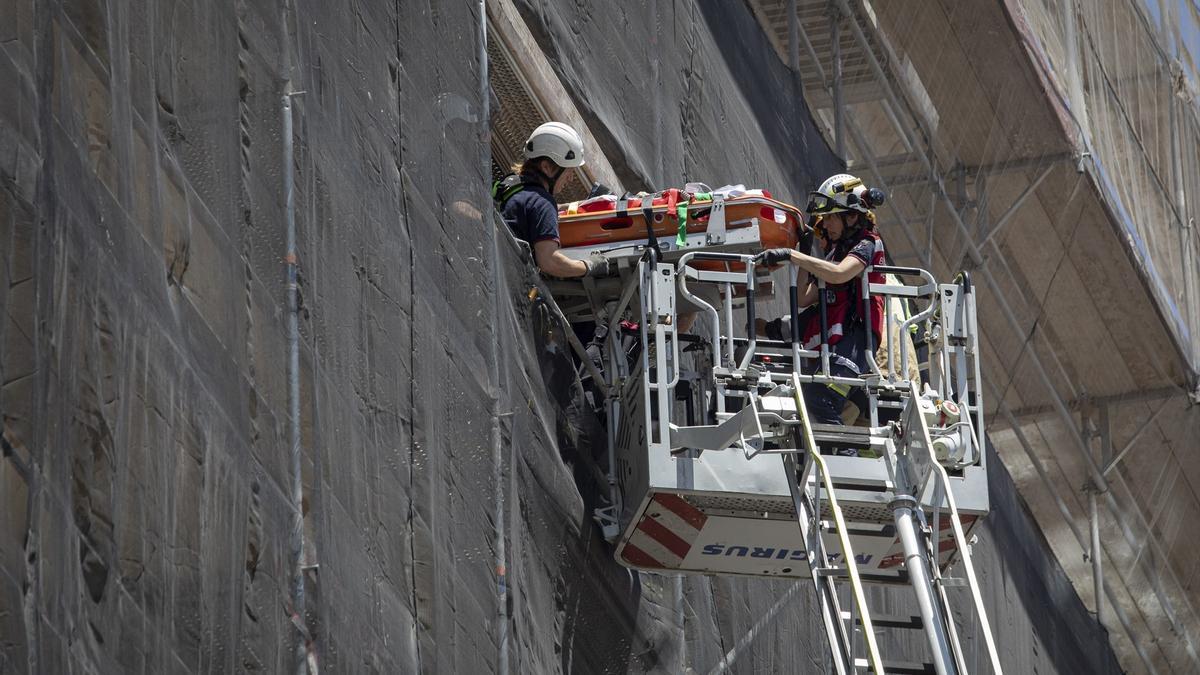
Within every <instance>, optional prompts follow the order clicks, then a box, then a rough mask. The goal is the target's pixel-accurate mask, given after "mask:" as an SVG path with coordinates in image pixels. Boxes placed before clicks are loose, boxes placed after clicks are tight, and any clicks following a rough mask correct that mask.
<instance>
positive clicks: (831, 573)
mask: <svg viewBox="0 0 1200 675" xmlns="http://www.w3.org/2000/svg"><path fill="white" fill-rule="evenodd" d="M817 574H819V575H821V576H823V577H844V576H849V574H850V573H849V572H847V571H846V568H845V567H818V568H817Z"/></svg>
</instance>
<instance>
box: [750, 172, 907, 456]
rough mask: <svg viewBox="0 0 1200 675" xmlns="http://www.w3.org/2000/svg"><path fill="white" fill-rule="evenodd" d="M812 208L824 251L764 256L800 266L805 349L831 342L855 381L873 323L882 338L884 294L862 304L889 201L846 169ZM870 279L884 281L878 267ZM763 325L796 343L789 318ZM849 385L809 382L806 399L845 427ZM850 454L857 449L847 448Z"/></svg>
mask: <svg viewBox="0 0 1200 675" xmlns="http://www.w3.org/2000/svg"><path fill="white" fill-rule="evenodd" d="M809 195H810V200H809V203H808V207H807V209H806V210H807V211H808V214H809V216H810V217H811V218H812V222H813V231H814V232H815V233H816V235H817V236H818V237H819V238H820V240H821V245H822V249H823V250H824V252H825V254H824V256H821V257H818V256H813V255H808V254H807V253H801V252H800V251H795V250H792V249H786V248H781V249H771V250H768V251H765V252H764V253H763V254H762V259H763V261H764V262H766V263H767V264H776V263H780V262H791V263H792V264H793V265H795V266H796V268H797V269H796V274H797V282H798V283H797V285H798V286H799V287H800V288H802V289H804V292H803V294H802V295H801V297H800V306H801V307H808V308H809V309H808V310H806V311H805V313H804V314H803V315H801V317H800V322H801V325H800V340H801V343H802V344H803V346H804V348H805V349H817V348H819V347H820V345H821V343H822V338H824V342H825V343H826V344H828V345H829V352H830V369H829V370H830V372H829V374H830V375H833V376H837V377H849V378H857V377H859V376H861V375H864V374H866V373H867V369H868V362H867V352H866V346H867V344H866V336H867V326H868V325H869V326H870V329H871V334H872V335H873V339H874V341H873V343H872V344H874V345H878V344H879V343H880V337H881V335H882V329H883V298H880V297H872V298H871V300H870V303H869V306H868V307H867V308H864V307H863V301H862V289H861V286H860V285H861V283H862V282H861V279H862V273H863V270H865V269H867V267H869V266H870V267H875V266H879V265H883V264H884V263H885V254H884V249H883V240H882V239H880V238H879V233H878V232H877V231H876V228H875V214H874V212H873V209H875V208H876V207H878V206H879V205H881V204H883V202H884V194H883V191H881V190H879V189H877V188H869V187H867V186H866V185H864V184H863V182H862V180H860V179H859V178H857V177H855V176H852V175H850V174H846V173H839V174H836V175H833V176H830V177H829V178H827V179H825V182H823V183H821V186H820V187H819V188H818V189H816V190H814V191H813V192H811V193H809ZM868 277H869V281H870V283H878V284H882V283H884V277H883V275H882V274H880V273H877V272H871V273H869V274H868ZM818 279H820V280H822V281H824V282H825V285H826V287H825V305H826V307H825V312H826V318H827V325H828V329H827V331H826V334H825V335H824V336H822V335H821V323H820V313H819V311H818V307H819V303H818V300H819V296H818V287H817V280H818ZM761 328H762V329H763V331H764V332H765V333H766V334H767V335H768V337H773V338H775V339H782V340H789V341H790V340H791V339H792V336H791V327H790V326H789V325H788V322H787V321H786V318H785V319H777V320H775V321H771V322H765V323H764V324H762V326H761ZM819 368H820V364H819V363H812V364H809V365H808V367H807V368H806V370H805V372H807V373H810V374H811V373H814V372H817V370H818V369H819ZM849 395H850V387H849V386H844V385H820V384H806V385H804V396H805V401H806V403H807V405H808V407H809V411H810V413H811V414H812V415H813V418H814V419H815V420H816V421H818V422H821V423H823V424H841V412H842V408H843V407H844V406H845V403H846V399H847V398H848V397H849ZM847 454H853V451H852V450H848V451H847Z"/></svg>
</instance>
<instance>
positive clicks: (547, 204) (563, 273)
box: [492, 122, 609, 278]
mask: <svg viewBox="0 0 1200 675" xmlns="http://www.w3.org/2000/svg"><path fill="white" fill-rule="evenodd" d="M521 152H522V154H523V155H524V157H525V161H524V162H522V163H521V164H518V165H516V166H514V167H513V168H512V171H513V172H512V174H510V175H508V176H506V177H505V178H504V179H503V180H499V181H496V183H495V184H493V185H492V197H493V198H494V199H495V200H496V205H497V207H498V208H499V209H500V211H501V213H502V214H503V216H504V221H505V222H506V223H508V225H509V227H511V228H512V230H513V234H515V235H516V236H517V238H519V239H522V240H524V241H526V242H528V243H529V245H530V247H531V248H532V249H533V259H534V261H535V262H536V263H537V266H538V269H540V270H541V271H542V272H543V273H545V274H549V275H551V276H555V277H561V278H573V277H583V276H606V275H607V274H608V268H609V264H608V260H607V259H606V258H605V257H604V256H602V255H600V254H596V255H593V256H592V257H591V258H590V259H588V260H572V259H571V258H568V257H567V256H565V255H563V253H562V251H560V250H559V248H560V244H559V238H558V205H557V203H555V201H554V192H555V190H556V189H558V188H560V187H561V186H562V183H563V182H564V180H563V179H564V177H565V176H566V175H567V169H574V168H577V167H580V166H583V139H582V138H581V137H580V136H579V133H578V132H577V131H575V130H574V129H572V128H571V127H569V126H567V125H566V124H563V123H562V122H546V123H545V124H542V125H540V126H539V127H538V128H536V129H534V130H533V133H531V134H530V135H529V139H528V140H527V141H525V145H524V147H523V148H522V149H521Z"/></svg>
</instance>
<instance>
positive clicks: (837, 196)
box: [807, 173, 884, 215]
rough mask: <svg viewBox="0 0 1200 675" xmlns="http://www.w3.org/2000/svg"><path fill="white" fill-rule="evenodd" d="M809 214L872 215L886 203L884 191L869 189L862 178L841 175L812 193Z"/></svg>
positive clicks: (832, 178) (828, 180)
mask: <svg viewBox="0 0 1200 675" xmlns="http://www.w3.org/2000/svg"><path fill="white" fill-rule="evenodd" d="M809 195H810V197H811V198H810V200H809V202H808V209H807V210H808V212H809V213H810V214H813V215H823V214H826V213H840V212H842V211H857V212H859V213H870V211H871V209H873V208H875V207H877V206H880V205H881V204H883V201H884V194H883V190H880V189H878V188H868V187H867V186H866V185H863V182H862V180H861V179H860V178H858V177H856V176H851V175H850V174H848V173H839V174H835V175H833V176H830V177H829V178H826V179H825V182H824V183H821V187H820V188H818V189H817V190H816V191H815V192H810V193H809Z"/></svg>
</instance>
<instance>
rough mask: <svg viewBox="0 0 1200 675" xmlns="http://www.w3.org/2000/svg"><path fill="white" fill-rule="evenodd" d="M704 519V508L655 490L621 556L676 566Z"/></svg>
mask: <svg viewBox="0 0 1200 675" xmlns="http://www.w3.org/2000/svg"><path fill="white" fill-rule="evenodd" d="M707 520H708V516H706V515H704V512H703V511H701V510H700V509H698V508H696V507H694V506H692V505H691V504H689V503H688V502H687V500H685V499H684V498H683V497H680V496H679V495H674V494H664V493H658V494H655V495H654V497H653V498H651V500H650V504H649V505H648V506H646V510H645V511H644V512H642V519H641V520H640V521H638V524H637V528H636V529H634V531H633V534H632V535H631V536H630V537H629V540H628V541H626V542H625V547H624V548H623V549H622V550H621V558H622V559H624V561H625V562H626V563H628V564H630V565H633V566H635V567H654V568H659V569H677V568H679V566H680V565H681V564H683V559H684V558H686V557H687V554H688V551H690V550H692V544H693V543H695V541H696V538H697V537H699V536H700V531H701V530H703V529H704V523H705V522H706V521H707Z"/></svg>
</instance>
